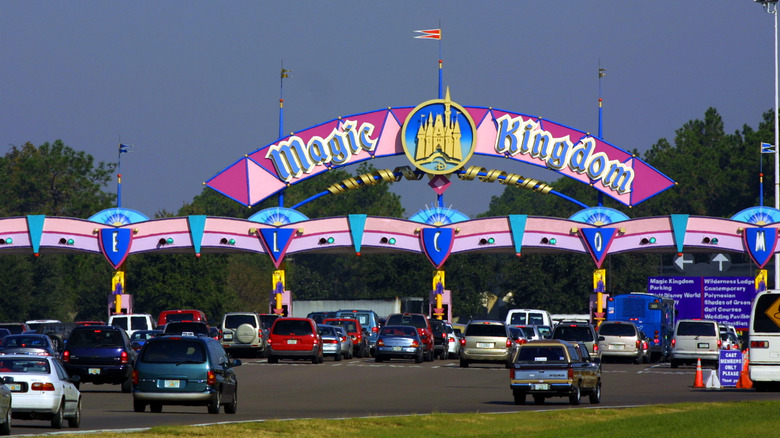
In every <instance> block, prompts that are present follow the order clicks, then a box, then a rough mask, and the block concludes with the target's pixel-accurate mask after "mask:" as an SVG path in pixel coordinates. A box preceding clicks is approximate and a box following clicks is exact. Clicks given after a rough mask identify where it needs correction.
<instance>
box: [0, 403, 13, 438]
mask: <svg viewBox="0 0 780 438" xmlns="http://www.w3.org/2000/svg"><path fill="white" fill-rule="evenodd" d="M10 434H11V406H8V410H7V411H6V413H5V422H4V423H3V424H2V426H0V435H10Z"/></svg>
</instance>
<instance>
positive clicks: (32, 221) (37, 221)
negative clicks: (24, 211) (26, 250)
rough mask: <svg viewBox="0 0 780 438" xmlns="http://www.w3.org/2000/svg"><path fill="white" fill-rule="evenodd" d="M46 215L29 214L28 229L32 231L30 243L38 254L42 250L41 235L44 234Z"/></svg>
mask: <svg viewBox="0 0 780 438" xmlns="http://www.w3.org/2000/svg"><path fill="white" fill-rule="evenodd" d="M45 220H46V215H43V214H36V215H29V216H27V230H28V231H29V232H30V245H32V250H33V253H35V254H38V253H39V252H40V250H41V237H42V236H43V223H44V222H45Z"/></svg>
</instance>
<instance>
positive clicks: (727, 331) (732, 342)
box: [718, 324, 742, 351]
mask: <svg viewBox="0 0 780 438" xmlns="http://www.w3.org/2000/svg"><path fill="white" fill-rule="evenodd" d="M718 330H719V331H720V339H721V340H722V341H723V343H722V345H721V348H722V349H723V350H740V351H741V350H742V341H741V340H740V337H739V333H737V329H736V328H735V327H734V326H733V325H727V324H718Z"/></svg>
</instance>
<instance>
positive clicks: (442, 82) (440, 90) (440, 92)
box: [439, 21, 444, 99]
mask: <svg viewBox="0 0 780 438" xmlns="http://www.w3.org/2000/svg"><path fill="white" fill-rule="evenodd" d="M443 64H444V60H442V57H441V21H439V99H443V98H444V88H443V84H444V80H443V76H444V68H443Z"/></svg>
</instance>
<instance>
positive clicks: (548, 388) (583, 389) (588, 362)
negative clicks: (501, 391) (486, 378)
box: [509, 339, 601, 405]
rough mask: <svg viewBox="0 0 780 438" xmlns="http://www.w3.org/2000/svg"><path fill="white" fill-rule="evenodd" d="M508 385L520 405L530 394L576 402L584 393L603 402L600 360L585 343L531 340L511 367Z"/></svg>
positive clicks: (539, 399) (536, 399) (541, 399)
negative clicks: (566, 398) (592, 355)
mask: <svg viewBox="0 0 780 438" xmlns="http://www.w3.org/2000/svg"><path fill="white" fill-rule="evenodd" d="M509 387H510V388H511V389H512V394H513V395H514V399H515V404H517V405H522V404H525V398H526V396H527V395H528V394H531V395H532V396H533V398H534V403H536V404H542V403H544V399H545V398H547V397H569V403H571V404H573V405H577V404H579V403H580V397H581V396H582V395H588V396H589V398H590V402H591V403H593V404H596V403H600V402H601V361H600V359H598V358H591V356H590V354H589V353H588V349H587V347H586V346H585V345H584V344H582V343H573V342H567V341H560V340H554V339H551V340H542V341H531V342H528V343H526V344H523V345H521V346H520V350H519V351H518V353H517V359H516V360H515V363H514V365H513V367H512V368H510V370H509Z"/></svg>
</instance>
